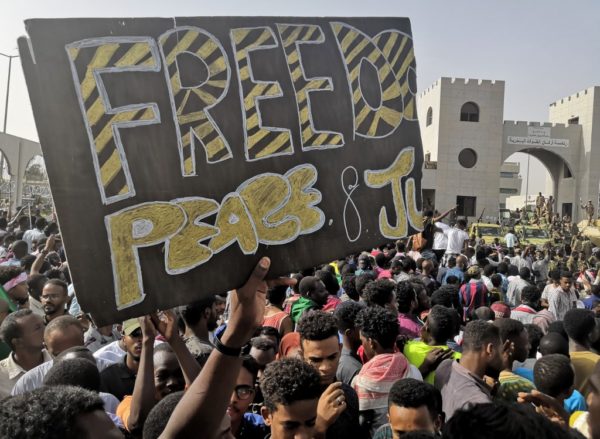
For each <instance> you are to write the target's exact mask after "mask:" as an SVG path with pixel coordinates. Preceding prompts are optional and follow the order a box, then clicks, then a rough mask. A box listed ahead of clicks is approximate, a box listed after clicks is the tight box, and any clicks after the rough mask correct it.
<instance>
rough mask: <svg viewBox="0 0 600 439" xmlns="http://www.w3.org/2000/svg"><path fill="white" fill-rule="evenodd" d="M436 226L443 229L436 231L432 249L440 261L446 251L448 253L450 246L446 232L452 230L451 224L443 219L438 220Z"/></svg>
mask: <svg viewBox="0 0 600 439" xmlns="http://www.w3.org/2000/svg"><path fill="white" fill-rule="evenodd" d="M435 227H436V228H438V229H439V230H441V231H440V232H438V231H436V232H435V233H434V235H433V246H432V247H431V249H432V250H433V252H434V253H435V256H436V257H437V258H438V261H441V260H442V257H443V256H444V253H446V249H447V248H448V237H447V236H446V232H447V231H448V230H450V226H448V225H447V224H445V223H443V222H441V221H438V222H436V223H435Z"/></svg>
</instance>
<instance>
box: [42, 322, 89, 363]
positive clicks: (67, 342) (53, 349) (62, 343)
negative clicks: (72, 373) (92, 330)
mask: <svg viewBox="0 0 600 439" xmlns="http://www.w3.org/2000/svg"><path fill="white" fill-rule="evenodd" d="M83 332H84V330H83V326H82V325H81V323H80V322H79V320H77V319H76V318H75V317H73V316H60V317H56V318H55V319H53V320H51V321H50V323H48V325H47V326H46V330H45V331H44V344H45V345H46V349H47V350H48V353H49V354H50V355H52V356H53V357H55V356H57V355H59V354H60V353H61V352H63V351H65V350H67V349H69V348H72V347H75V346H83Z"/></svg>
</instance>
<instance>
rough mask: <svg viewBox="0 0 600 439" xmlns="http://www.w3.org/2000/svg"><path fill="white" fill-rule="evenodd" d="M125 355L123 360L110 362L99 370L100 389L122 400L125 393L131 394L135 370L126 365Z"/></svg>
mask: <svg viewBox="0 0 600 439" xmlns="http://www.w3.org/2000/svg"><path fill="white" fill-rule="evenodd" d="M126 360H127V355H125V357H123V361H121V362H119V363H115V364H112V365H110V366H108V367H107V368H106V369H104V370H103V371H102V372H100V391H101V392H105V393H110V394H112V395H114V396H115V397H116V398H117V399H118V400H119V401H122V400H123V398H124V397H125V396H126V395H133V387H134V386H135V377H136V375H137V373H136V372H133V371H132V370H130V369H129V368H128V367H127V364H126Z"/></svg>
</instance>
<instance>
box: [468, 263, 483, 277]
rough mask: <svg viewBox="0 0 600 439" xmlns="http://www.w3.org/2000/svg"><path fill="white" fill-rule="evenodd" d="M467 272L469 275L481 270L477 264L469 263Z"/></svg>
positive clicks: (479, 272) (474, 274) (478, 272)
mask: <svg viewBox="0 0 600 439" xmlns="http://www.w3.org/2000/svg"><path fill="white" fill-rule="evenodd" d="M467 274H468V275H469V276H477V275H478V274H481V270H480V268H479V265H471V266H470V267H469V269H468V270H467Z"/></svg>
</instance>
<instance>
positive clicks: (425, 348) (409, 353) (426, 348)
mask: <svg viewBox="0 0 600 439" xmlns="http://www.w3.org/2000/svg"><path fill="white" fill-rule="evenodd" d="M436 348H441V349H443V350H445V351H447V350H448V349H450V348H449V347H448V346H446V345H441V346H430V345H428V344H427V343H425V342H423V341H417V340H412V341H409V342H408V343H406V344H405V345H404V356H405V357H406V358H407V359H408V362H409V363H410V364H412V365H413V366H415V367H421V365H422V364H423V362H424V361H425V357H427V354H428V353H429V352H431V351H432V350H434V349H436ZM461 356H462V355H461V354H460V352H455V353H454V355H452V358H453V359H454V360H458V359H459V358H460V357H461ZM434 379H435V372H430V373H429V374H428V375H427V376H426V377H423V380H424V381H425V382H427V383H429V384H433V381H434Z"/></svg>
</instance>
